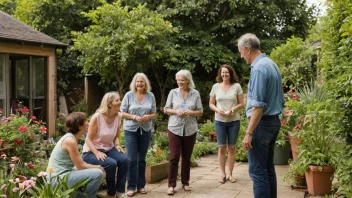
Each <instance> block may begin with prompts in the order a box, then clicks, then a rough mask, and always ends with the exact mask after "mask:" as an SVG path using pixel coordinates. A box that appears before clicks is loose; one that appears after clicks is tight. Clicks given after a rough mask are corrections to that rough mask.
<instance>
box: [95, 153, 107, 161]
mask: <svg viewBox="0 0 352 198" xmlns="http://www.w3.org/2000/svg"><path fill="white" fill-rule="evenodd" d="M94 155H95V157H96V158H97V159H98V160H101V161H104V160H105V158H106V154H105V153H103V152H101V151H98V152H97V153H94Z"/></svg>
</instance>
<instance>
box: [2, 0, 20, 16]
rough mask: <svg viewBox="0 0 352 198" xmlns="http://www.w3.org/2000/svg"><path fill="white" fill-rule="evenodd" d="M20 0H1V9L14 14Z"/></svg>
mask: <svg viewBox="0 0 352 198" xmlns="http://www.w3.org/2000/svg"><path fill="white" fill-rule="evenodd" d="M17 2H18V0H0V10H1V11H3V12H6V13H8V14H10V15H12V14H14V12H15V9H16V5H17Z"/></svg>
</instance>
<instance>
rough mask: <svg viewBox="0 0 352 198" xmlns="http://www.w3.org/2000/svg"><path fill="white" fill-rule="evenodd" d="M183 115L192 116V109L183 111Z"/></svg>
mask: <svg viewBox="0 0 352 198" xmlns="http://www.w3.org/2000/svg"><path fill="white" fill-rule="evenodd" d="M183 115H184V116H192V111H191V110H187V111H185V112H183Z"/></svg>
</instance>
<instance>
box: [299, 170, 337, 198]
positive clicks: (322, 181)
mask: <svg viewBox="0 0 352 198" xmlns="http://www.w3.org/2000/svg"><path fill="white" fill-rule="evenodd" d="M334 172H335V167H333V166H309V168H308V169H307V170H306V181H307V186H308V193H309V194H310V195H313V196H324V195H328V194H330V192H331V185H332V180H333V176H334Z"/></svg>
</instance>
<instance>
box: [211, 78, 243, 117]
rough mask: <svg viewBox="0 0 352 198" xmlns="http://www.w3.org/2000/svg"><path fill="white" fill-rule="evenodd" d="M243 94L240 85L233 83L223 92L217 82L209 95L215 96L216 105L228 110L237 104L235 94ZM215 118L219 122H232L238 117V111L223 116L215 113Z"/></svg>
mask: <svg viewBox="0 0 352 198" xmlns="http://www.w3.org/2000/svg"><path fill="white" fill-rule="evenodd" d="M240 94H243V92H242V88H241V85H240V84H239V83H234V84H233V85H232V86H231V87H230V88H229V90H227V92H224V91H223V90H222V89H221V87H220V84H219V83H216V84H214V85H213V87H212V88H211V92H210V94H209V95H210V96H211V97H215V100H216V107H217V108H219V109H223V110H224V111H225V112H226V111H230V110H231V108H233V107H234V106H236V105H237V104H238V101H237V96H238V95H240ZM214 119H215V120H217V121H220V122H232V121H236V120H239V119H240V113H239V112H238V111H236V113H235V115H234V116H227V115H226V116H223V115H221V114H218V113H215V118H214Z"/></svg>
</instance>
